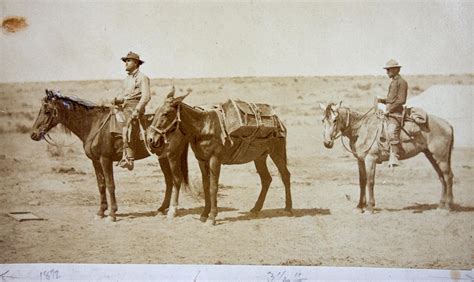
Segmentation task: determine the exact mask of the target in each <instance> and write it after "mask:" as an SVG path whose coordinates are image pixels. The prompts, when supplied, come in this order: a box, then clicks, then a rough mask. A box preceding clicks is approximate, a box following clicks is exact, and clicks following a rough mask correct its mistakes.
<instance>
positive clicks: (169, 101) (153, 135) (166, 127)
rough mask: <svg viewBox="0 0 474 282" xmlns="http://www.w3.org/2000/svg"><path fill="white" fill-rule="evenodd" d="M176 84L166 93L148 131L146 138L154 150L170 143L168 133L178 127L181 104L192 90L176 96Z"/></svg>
mask: <svg viewBox="0 0 474 282" xmlns="http://www.w3.org/2000/svg"><path fill="white" fill-rule="evenodd" d="M174 92H175V90H174V86H173V88H172V89H171V91H170V92H169V93H168V95H166V98H165V101H164V103H163V105H161V106H160V107H158V108H157V109H156V111H155V116H154V118H153V121H152V123H151V125H150V126H149V127H148V129H147V131H146V137H147V138H146V140H147V142H148V144H149V145H150V146H151V148H152V149H153V150H160V149H161V150H162V149H163V148H164V145H165V144H166V143H168V137H167V135H168V134H169V133H171V132H173V131H175V130H176V128H178V124H179V122H180V116H179V106H180V104H181V102H182V101H183V100H184V98H186V97H187V96H188V95H189V93H190V92H191V91H188V93H187V94H186V95H184V96H180V97H176V98H175V97H174Z"/></svg>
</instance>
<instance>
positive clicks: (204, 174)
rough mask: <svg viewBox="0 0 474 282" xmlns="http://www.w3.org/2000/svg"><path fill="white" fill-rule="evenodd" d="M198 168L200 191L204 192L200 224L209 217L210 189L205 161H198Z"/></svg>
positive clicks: (208, 173)
mask: <svg viewBox="0 0 474 282" xmlns="http://www.w3.org/2000/svg"><path fill="white" fill-rule="evenodd" d="M199 168H200V170H201V175H202V190H203V192H204V202H205V204H204V210H203V211H202V213H201V218H200V220H201V222H206V221H207V218H208V217H209V212H210V211H211V198H210V195H209V187H210V177H211V175H210V171H209V163H208V162H207V161H199Z"/></svg>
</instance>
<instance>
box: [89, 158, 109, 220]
mask: <svg viewBox="0 0 474 282" xmlns="http://www.w3.org/2000/svg"><path fill="white" fill-rule="evenodd" d="M92 165H93V166H94V171H95V176H96V178H97V186H98V188H99V193H100V207H99V211H98V212H97V217H98V218H104V217H105V215H104V212H105V211H106V210H107V195H105V190H106V186H105V176H104V171H103V170H102V166H101V165H100V162H99V161H92Z"/></svg>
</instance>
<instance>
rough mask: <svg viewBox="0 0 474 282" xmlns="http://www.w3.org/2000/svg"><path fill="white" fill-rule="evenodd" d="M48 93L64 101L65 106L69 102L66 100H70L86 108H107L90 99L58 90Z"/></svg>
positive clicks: (73, 103) (67, 105)
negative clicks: (63, 93)
mask: <svg viewBox="0 0 474 282" xmlns="http://www.w3.org/2000/svg"><path fill="white" fill-rule="evenodd" d="M49 93H50V95H51V96H52V97H54V98H57V99H59V100H62V101H66V103H65V104H64V105H65V106H66V107H69V104H68V103H67V102H70V103H71V104H72V105H78V106H82V107H84V108H86V109H108V107H107V106H104V105H98V104H96V103H94V102H92V101H89V100H86V99H82V98H79V97H76V96H65V95H62V94H61V93H60V92H59V91H54V92H53V91H50V92H49Z"/></svg>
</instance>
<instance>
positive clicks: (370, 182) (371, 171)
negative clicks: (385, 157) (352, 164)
mask: <svg viewBox="0 0 474 282" xmlns="http://www.w3.org/2000/svg"><path fill="white" fill-rule="evenodd" d="M376 159H377V157H376V156H372V155H368V156H367V157H366V158H365V170H366V173H367V190H368V191H369V202H368V203H367V211H368V212H369V213H374V207H375V197H374V185H375V166H376V165H377V163H376Z"/></svg>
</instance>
